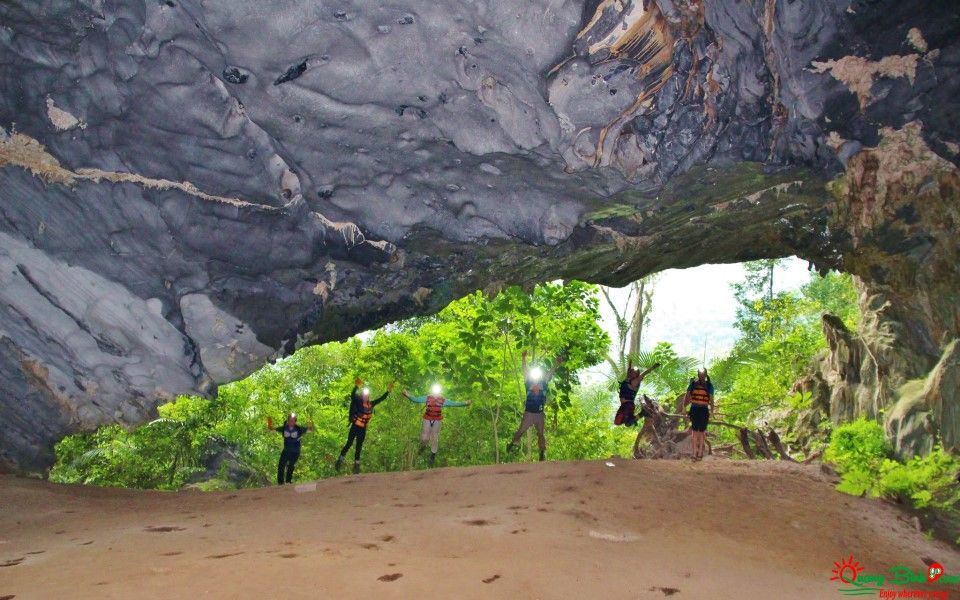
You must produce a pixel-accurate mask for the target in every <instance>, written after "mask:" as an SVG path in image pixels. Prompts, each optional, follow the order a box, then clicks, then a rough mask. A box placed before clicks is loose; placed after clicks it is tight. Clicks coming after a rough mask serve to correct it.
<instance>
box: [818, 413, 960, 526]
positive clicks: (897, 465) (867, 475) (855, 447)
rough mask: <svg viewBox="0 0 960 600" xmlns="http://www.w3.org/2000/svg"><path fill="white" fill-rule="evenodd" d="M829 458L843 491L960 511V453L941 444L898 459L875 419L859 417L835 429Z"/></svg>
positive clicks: (920, 505) (825, 456)
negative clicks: (952, 451)
mask: <svg viewBox="0 0 960 600" xmlns="http://www.w3.org/2000/svg"><path fill="white" fill-rule="evenodd" d="M824 460H826V461H827V462H829V463H832V464H833V465H834V466H835V467H836V468H837V472H838V473H839V474H840V477H841V481H840V484H839V485H838V486H837V489H838V490H839V491H841V492H844V493H847V494H852V495H855V496H862V495H864V494H869V495H870V496H874V497H883V498H889V499H894V500H901V501H905V502H910V503H911V504H912V505H913V506H914V507H916V508H934V509H938V510H944V511H949V512H953V511H958V510H960V485H958V483H957V474H958V473H960V458H957V457H956V456H953V455H952V454H949V453H947V452H944V450H943V448H941V447H940V446H936V447H934V449H933V451H932V452H930V454H928V455H926V456H922V457H921V456H916V457H914V458H911V459H910V460H908V461H906V462H901V461H898V460H896V459H895V458H894V457H893V453H892V449H891V448H890V446H889V445H888V444H887V441H886V438H885V437H884V433H883V428H882V427H880V425H879V424H877V423H876V422H874V421H868V420H866V419H859V420H857V421H854V422H853V423H846V424H844V425H840V426H838V427H837V428H836V429H834V430H833V433H832V434H831V436H830V446H829V447H828V448H827V450H826V452H825V453H824Z"/></svg>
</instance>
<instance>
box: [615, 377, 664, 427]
mask: <svg viewBox="0 0 960 600" xmlns="http://www.w3.org/2000/svg"><path fill="white" fill-rule="evenodd" d="M659 366H660V363H655V364H654V365H653V366H652V367H650V368H649V369H647V370H646V371H644V372H643V373H641V372H640V369H637V368H636V367H634V366H633V361H628V362H627V378H626V379H624V380H623V381H621V382H620V408H618V409H617V415H616V416H615V417H614V418H613V424H614V425H625V426H627V427H632V426H634V425H636V424H637V422H638V421H639V419H640V417H641V416H643V411H642V410H641V411H640V414H639V415H637V414H636V410H637V405H636V400H637V389H638V388H639V387H640V383H641V382H642V381H643V379H644V377H646V376H647V375H649V374H650V373H651V372H653V370H654V369H656V368H658V367H659Z"/></svg>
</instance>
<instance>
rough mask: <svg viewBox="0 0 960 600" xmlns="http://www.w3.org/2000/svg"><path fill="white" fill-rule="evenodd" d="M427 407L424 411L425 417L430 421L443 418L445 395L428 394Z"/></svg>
mask: <svg viewBox="0 0 960 600" xmlns="http://www.w3.org/2000/svg"><path fill="white" fill-rule="evenodd" d="M425 404H426V405H427V409H426V410H425V411H424V412H423V418H424V419H426V420H428V421H442V420H443V396H427V401H426V403H425Z"/></svg>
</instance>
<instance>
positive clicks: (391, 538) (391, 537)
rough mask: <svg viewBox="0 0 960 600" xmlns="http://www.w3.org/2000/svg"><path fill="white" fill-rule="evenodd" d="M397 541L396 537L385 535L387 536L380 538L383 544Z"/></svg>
mask: <svg viewBox="0 0 960 600" xmlns="http://www.w3.org/2000/svg"><path fill="white" fill-rule="evenodd" d="M395 539H397V538H395V537H394V536H392V535H385V536H383V537H381V538H380V541H381V542H392V541H393V540H395Z"/></svg>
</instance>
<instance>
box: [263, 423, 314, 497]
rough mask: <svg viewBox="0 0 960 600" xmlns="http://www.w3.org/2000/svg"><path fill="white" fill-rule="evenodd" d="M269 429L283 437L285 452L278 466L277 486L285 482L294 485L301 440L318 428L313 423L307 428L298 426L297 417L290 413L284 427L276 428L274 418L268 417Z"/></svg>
mask: <svg viewBox="0 0 960 600" xmlns="http://www.w3.org/2000/svg"><path fill="white" fill-rule="evenodd" d="M267 429H269V430H270V431H276V432H277V433H280V434H282V435H283V451H281V452H280V462H279V464H277V485H283V483H284V481H286V482H287V483H293V469H294V467H296V466H297V460H299V459H300V439H301V438H302V437H303V434H305V433H307V432H308V431H316V428H315V427H314V426H313V423H311V424H310V425H309V426H307V427H301V426H299V425H297V415H296V414H294V413H290V414H289V415H287V422H286V423H284V424H283V426H282V427H274V426H273V418H272V417H267ZM284 471H286V473H284ZM284 475H286V477H284Z"/></svg>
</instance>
